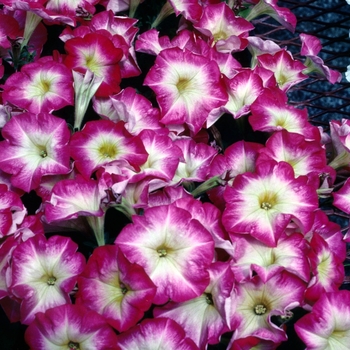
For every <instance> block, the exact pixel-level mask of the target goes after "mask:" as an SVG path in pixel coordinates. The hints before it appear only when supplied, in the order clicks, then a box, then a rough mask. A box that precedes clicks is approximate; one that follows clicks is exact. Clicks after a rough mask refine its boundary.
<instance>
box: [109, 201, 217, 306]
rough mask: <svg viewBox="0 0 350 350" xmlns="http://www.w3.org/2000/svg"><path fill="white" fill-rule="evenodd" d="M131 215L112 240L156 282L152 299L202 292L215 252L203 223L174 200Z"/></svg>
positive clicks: (175, 298) (182, 297)
mask: <svg viewBox="0 0 350 350" xmlns="http://www.w3.org/2000/svg"><path fill="white" fill-rule="evenodd" d="M132 219H133V223H132V224H129V225H127V226H125V227H124V228H123V229H122V231H121V232H120V234H119V235H118V237H117V239H116V240H115V244H116V245H117V246H118V247H119V248H120V249H121V251H122V252H123V253H124V255H125V256H126V258H127V259H128V260H130V261H131V262H132V263H136V264H139V265H141V266H142V267H143V268H144V269H145V271H146V273H147V274H148V275H149V277H150V278H151V280H152V281H153V283H154V284H155V285H156V286H157V293H156V295H155V298H154V303H155V304H163V303H165V302H167V301H168V300H169V299H171V300H173V301H177V302H181V301H186V300H189V299H191V298H194V297H197V296H199V295H200V294H202V293H203V292H204V290H205V288H206V287H207V285H208V284H209V274H208V271H207V267H208V266H209V265H210V263H211V261H212V259H213V256H214V241H213V239H212V237H211V235H210V233H209V232H208V231H207V230H206V229H205V228H204V226H203V225H202V224H200V223H199V222H198V221H197V220H194V219H193V218H192V215H191V214H189V213H188V212H187V211H186V210H184V209H182V208H181V209H180V208H177V207H176V206H175V205H173V204H170V205H162V206H158V207H152V208H149V209H146V210H145V212H144V215H143V216H133V218H132Z"/></svg>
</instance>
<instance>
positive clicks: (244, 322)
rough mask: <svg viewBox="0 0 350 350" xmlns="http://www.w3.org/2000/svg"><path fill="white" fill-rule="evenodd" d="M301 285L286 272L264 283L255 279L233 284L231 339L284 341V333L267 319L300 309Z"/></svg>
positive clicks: (303, 287) (300, 282) (302, 286)
mask: <svg viewBox="0 0 350 350" xmlns="http://www.w3.org/2000/svg"><path fill="white" fill-rule="evenodd" d="M304 290H305V284H304V283H303V282H302V281H301V280H300V279H299V278H298V277H296V276H295V275H292V274H290V273H288V272H286V271H284V272H282V273H277V274H275V275H273V276H272V277H271V278H270V279H269V280H268V281H266V282H264V281H263V280H262V279H260V277H259V276H254V277H253V278H252V279H251V280H250V281H247V282H244V283H240V284H237V286H236V292H235V293H234V294H233V296H232V298H234V302H235V305H236V307H235V309H234V312H233V315H232V329H235V332H234V334H233V339H234V340H236V339H240V338H246V337H249V336H253V337H257V338H260V339H264V340H270V341H273V342H280V341H284V340H286V339H287V335H286V333H285V331H284V330H283V329H282V328H280V327H278V326H277V325H275V324H274V323H272V321H271V316H284V317H286V316H287V317H288V315H290V310H291V309H294V308H295V307H297V306H300V305H301V303H302V300H303V295H304Z"/></svg>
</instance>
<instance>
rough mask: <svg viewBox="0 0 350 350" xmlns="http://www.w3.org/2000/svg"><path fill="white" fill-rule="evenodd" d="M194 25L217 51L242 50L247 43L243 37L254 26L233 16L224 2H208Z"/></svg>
mask: <svg viewBox="0 0 350 350" xmlns="http://www.w3.org/2000/svg"><path fill="white" fill-rule="evenodd" d="M194 27H195V28H196V29H197V30H198V31H199V32H201V33H202V34H203V35H205V36H207V37H208V38H209V39H210V41H211V42H212V45H213V46H214V45H215V48H216V50H217V51H219V52H228V53H231V52H232V51H234V52H235V51H242V50H244V49H245V47H246V46H247V45H248V41H247V40H246V39H245V38H246V37H247V36H248V35H249V31H251V30H253V29H254V26H253V25H252V24H251V23H250V22H248V21H247V20H245V19H244V18H242V17H238V16H235V14H234V12H233V11H232V9H230V7H229V6H228V5H227V4H226V3H224V2H221V3H218V4H208V5H207V6H205V7H204V9H203V14H202V16H201V18H200V20H199V21H198V22H197V23H195V25H194Z"/></svg>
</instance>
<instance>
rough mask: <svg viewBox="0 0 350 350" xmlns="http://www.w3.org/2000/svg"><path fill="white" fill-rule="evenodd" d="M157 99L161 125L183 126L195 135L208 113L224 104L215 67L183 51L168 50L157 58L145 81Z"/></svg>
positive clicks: (201, 57) (218, 74) (222, 92)
mask: <svg viewBox="0 0 350 350" xmlns="http://www.w3.org/2000/svg"><path fill="white" fill-rule="evenodd" d="M145 85H148V86H149V87H150V88H151V89H152V90H154V92H155V93H156V96H157V101H158V104H159V106H160V109H161V115H162V118H161V120H160V121H161V122H162V123H163V124H166V125H168V124H183V123H185V124H187V125H188V127H189V128H190V130H191V131H192V133H193V134H197V133H198V132H199V130H200V129H201V128H202V127H203V125H204V124H205V122H206V120H207V118H208V115H209V113H210V112H211V111H212V110H213V109H214V108H217V107H220V106H221V105H224V104H225V103H226V101H227V93H226V92H225V89H224V87H223V85H222V83H221V81H220V70H219V67H218V65H217V64H216V63H215V62H214V61H211V60H209V59H208V58H206V57H204V56H201V55H197V54H194V53H192V52H190V51H189V50H187V49H184V50H181V49H179V48H170V49H166V50H163V51H162V52H160V54H159V55H158V56H157V58H156V61H155V64H154V66H153V67H152V68H151V69H150V71H149V72H148V74H147V76H146V78H145Z"/></svg>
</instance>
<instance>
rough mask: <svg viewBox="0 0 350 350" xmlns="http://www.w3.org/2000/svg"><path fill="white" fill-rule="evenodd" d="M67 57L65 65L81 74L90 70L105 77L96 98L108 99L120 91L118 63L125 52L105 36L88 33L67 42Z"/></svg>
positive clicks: (98, 75)
mask: <svg viewBox="0 0 350 350" xmlns="http://www.w3.org/2000/svg"><path fill="white" fill-rule="evenodd" d="M64 48H65V50H66V52H67V56H66V58H65V60H64V64H65V65H66V66H67V67H68V68H70V69H72V70H76V71H77V72H80V73H86V71H87V70H90V71H91V72H92V73H94V74H95V75H96V76H97V77H103V82H102V84H101V85H100V87H99V88H98V90H97V92H96V96H103V97H108V96H109V95H112V94H115V93H117V92H119V91H120V87H119V83H120V80H121V76H120V68H119V65H118V62H119V61H120V59H121V58H122V55H123V52H122V50H121V49H119V48H116V47H115V46H114V44H113V42H112V41H111V40H110V39H109V38H108V37H107V36H105V35H102V34H99V33H88V34H86V35H85V36H84V37H82V38H80V37H77V38H73V39H70V40H68V41H66V43H65V46H64Z"/></svg>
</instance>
